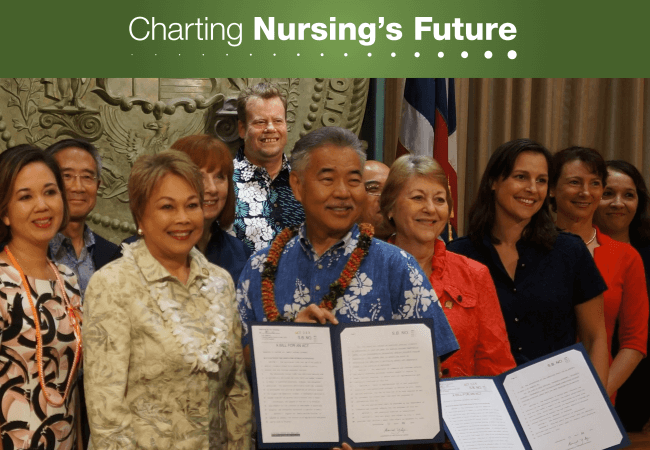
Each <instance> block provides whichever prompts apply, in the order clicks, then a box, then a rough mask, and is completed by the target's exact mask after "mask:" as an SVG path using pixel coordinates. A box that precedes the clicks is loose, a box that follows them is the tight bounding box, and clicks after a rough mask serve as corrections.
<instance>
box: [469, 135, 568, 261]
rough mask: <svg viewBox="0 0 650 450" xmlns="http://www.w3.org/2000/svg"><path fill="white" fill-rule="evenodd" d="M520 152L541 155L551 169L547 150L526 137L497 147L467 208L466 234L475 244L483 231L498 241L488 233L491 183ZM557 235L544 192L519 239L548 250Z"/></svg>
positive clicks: (493, 211)
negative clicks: (474, 196) (541, 203)
mask: <svg viewBox="0 0 650 450" xmlns="http://www.w3.org/2000/svg"><path fill="white" fill-rule="evenodd" d="M524 152H532V153H537V154H540V155H543V156H544V158H546V163H547V165H548V169H549V172H551V160H552V156H551V152H549V151H548V149H546V147H544V146H543V145H541V144H538V143H537V142H535V141H531V140H530V139H516V140H514V141H510V142H506V143H505V144H503V145H501V146H499V148H497V149H496V150H495V151H494V153H493V154H492V156H491V157H490V160H489V161H488V163H487V167H486V168H485V171H484V172H483V177H481V183H480V185H479V188H478V194H477V197H476V200H475V201H474V203H473V204H472V207H471V208H470V210H469V232H468V235H469V238H470V239H471V240H472V242H473V243H474V244H475V245H477V246H478V245H482V242H483V236H485V235H486V234H487V235H489V236H490V238H491V240H492V243H493V244H498V243H499V242H500V241H499V240H498V239H497V238H496V237H495V236H494V234H493V233H492V228H493V227H494V223H495V221H496V205H495V196H494V190H493V189H492V185H493V184H494V183H495V182H497V181H499V180H505V179H506V178H507V177H509V176H510V174H511V173H512V169H513V168H514V166H515V162H516V161H517V158H518V157H519V155H521V154H522V153H524ZM550 175H551V174H550V173H549V176H550ZM557 235H558V231H557V228H556V227H555V223H554V222H553V217H552V216H551V212H550V211H549V198H548V195H547V196H546V198H545V199H544V204H543V205H542V207H541V208H540V210H539V211H538V212H537V213H536V214H535V215H534V216H533V217H532V218H531V219H530V222H529V223H528V225H526V227H525V228H524V231H523V232H522V234H521V238H522V239H523V240H525V241H526V242H529V243H531V244H533V245H535V246H537V247H541V248H545V249H548V250H550V249H551V248H552V247H553V244H555V239H556V238H557Z"/></svg>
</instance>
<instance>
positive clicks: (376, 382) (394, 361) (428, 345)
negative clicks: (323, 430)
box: [341, 323, 440, 442]
mask: <svg viewBox="0 0 650 450" xmlns="http://www.w3.org/2000/svg"><path fill="white" fill-rule="evenodd" d="M431 333H432V330H431V329H430V328H428V327H427V326H426V325H424V324H422V323H404V324H399V325H395V324H393V325H390V326H375V327H352V328H346V329H344V330H343V331H342V332H341V361H342V368H343V380H344V387H345V388H344V389H345V405H346V410H347V427H348V430H347V433H348V436H349V437H350V439H352V441H353V442H380V441H405V440H421V439H433V438H434V437H435V436H436V435H437V434H438V433H440V419H439V417H440V415H439V409H438V397H437V395H438V393H437V387H436V378H435V371H436V363H435V360H434V356H433V355H434V353H433V347H432V346H433V343H432V338H431Z"/></svg>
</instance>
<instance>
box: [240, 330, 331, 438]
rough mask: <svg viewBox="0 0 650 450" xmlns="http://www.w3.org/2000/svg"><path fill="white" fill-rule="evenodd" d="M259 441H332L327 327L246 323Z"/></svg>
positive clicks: (328, 331) (329, 355)
mask: <svg viewBox="0 0 650 450" xmlns="http://www.w3.org/2000/svg"><path fill="white" fill-rule="evenodd" d="M251 333H252V339H253V345H254V358H255V362H254V363H255V368H256V375H257V389H258V396H259V409H260V411H259V413H260V418H261V423H260V424H259V426H260V427H261V430H262V441H263V442H264V443H280V442H281V443H309V442H338V440H339V429H338V411H337V404H336V388H335V381H334V366H333V359H332V347H331V341H330V329H329V328H328V327H313V326H304V327H303V326H285V327H278V326H254V327H252V328H251Z"/></svg>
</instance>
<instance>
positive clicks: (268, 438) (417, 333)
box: [251, 319, 444, 448]
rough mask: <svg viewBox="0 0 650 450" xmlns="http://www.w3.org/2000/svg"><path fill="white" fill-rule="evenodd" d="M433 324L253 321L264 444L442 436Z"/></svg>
mask: <svg viewBox="0 0 650 450" xmlns="http://www.w3.org/2000/svg"><path fill="white" fill-rule="evenodd" d="M432 327H433V324H432V321H430V320H428V319H422V320H414V321H408V322H405V321H399V322H398V321H396V322H392V321H391V322H372V323H364V324H359V323H355V324H340V325H337V326H331V325H312V324H297V323H273V324H268V323H256V324H252V326H251V333H252V334H251V336H252V345H251V350H252V363H253V383H254V394H255V395H254V397H255V402H256V414H257V417H258V445H259V446H260V447H261V448H275V447H296V446H302V447H323V448H326V447H334V446H339V445H340V443H341V442H348V443H350V444H351V445H353V446H376V445H382V444H386V445H387V444H397V443H433V442H442V440H443V438H444V434H443V432H442V424H441V409H440V402H439V396H438V382H437V376H436V372H437V371H436V356H435V353H434V349H435V345H434V342H433V335H434V334H433V329H432ZM299 444H300V445H299Z"/></svg>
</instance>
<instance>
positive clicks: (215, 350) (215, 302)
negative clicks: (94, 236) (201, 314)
mask: <svg viewBox="0 0 650 450" xmlns="http://www.w3.org/2000/svg"><path fill="white" fill-rule="evenodd" d="M136 244H137V243H134V244H130V245H124V246H123V255H124V257H125V258H127V257H130V258H132V259H133V260H134V261H135V258H134V257H133V253H132V248H131V247H133V246H135V245H136ZM143 245H144V244H143ZM136 265H137V264H136ZM139 273H140V276H141V277H142V282H143V283H144V284H145V285H146V284H147V282H146V280H145V279H144V277H143V275H142V273H141V272H139ZM156 284H157V286H156V285H152V286H150V288H149V289H150V292H151V296H152V297H153V299H154V300H155V301H156V303H157V304H158V306H159V307H160V310H161V311H162V316H163V319H164V321H165V322H166V323H167V325H168V326H169V327H170V328H171V330H172V334H173V335H174V338H175V339H176V342H178V344H179V345H180V346H181V348H182V349H183V359H184V360H185V362H187V363H189V364H190V365H191V366H192V370H197V369H203V370H205V371H207V372H214V373H216V372H219V362H220V361H221V357H222V356H223V355H224V354H225V355H227V354H228V346H229V345H230V342H229V341H228V339H227V337H228V332H229V331H230V325H229V324H228V320H227V318H226V316H225V315H224V313H225V311H224V309H225V308H224V306H223V305H222V304H221V303H220V302H219V299H218V294H219V293H220V291H221V290H222V289H223V288H224V286H225V284H226V282H225V281H224V280H222V279H221V278H209V279H203V280H201V287H200V288H199V290H200V291H201V293H202V294H203V296H204V297H205V298H206V299H207V300H208V303H209V304H210V307H209V308H208V311H206V313H205V319H206V320H207V321H208V322H209V323H210V324H211V327H210V332H209V333H208V334H207V335H206V334H204V332H203V330H202V329H200V330H199V329H196V327H194V326H192V325H191V324H188V323H186V322H185V320H184V319H186V318H187V317H188V315H187V313H186V312H184V307H183V305H182V304H181V303H180V302H177V301H176V300H173V299H172V298H171V296H170V295H169V292H170V288H169V286H168V285H169V283H167V282H165V283H156Z"/></svg>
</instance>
